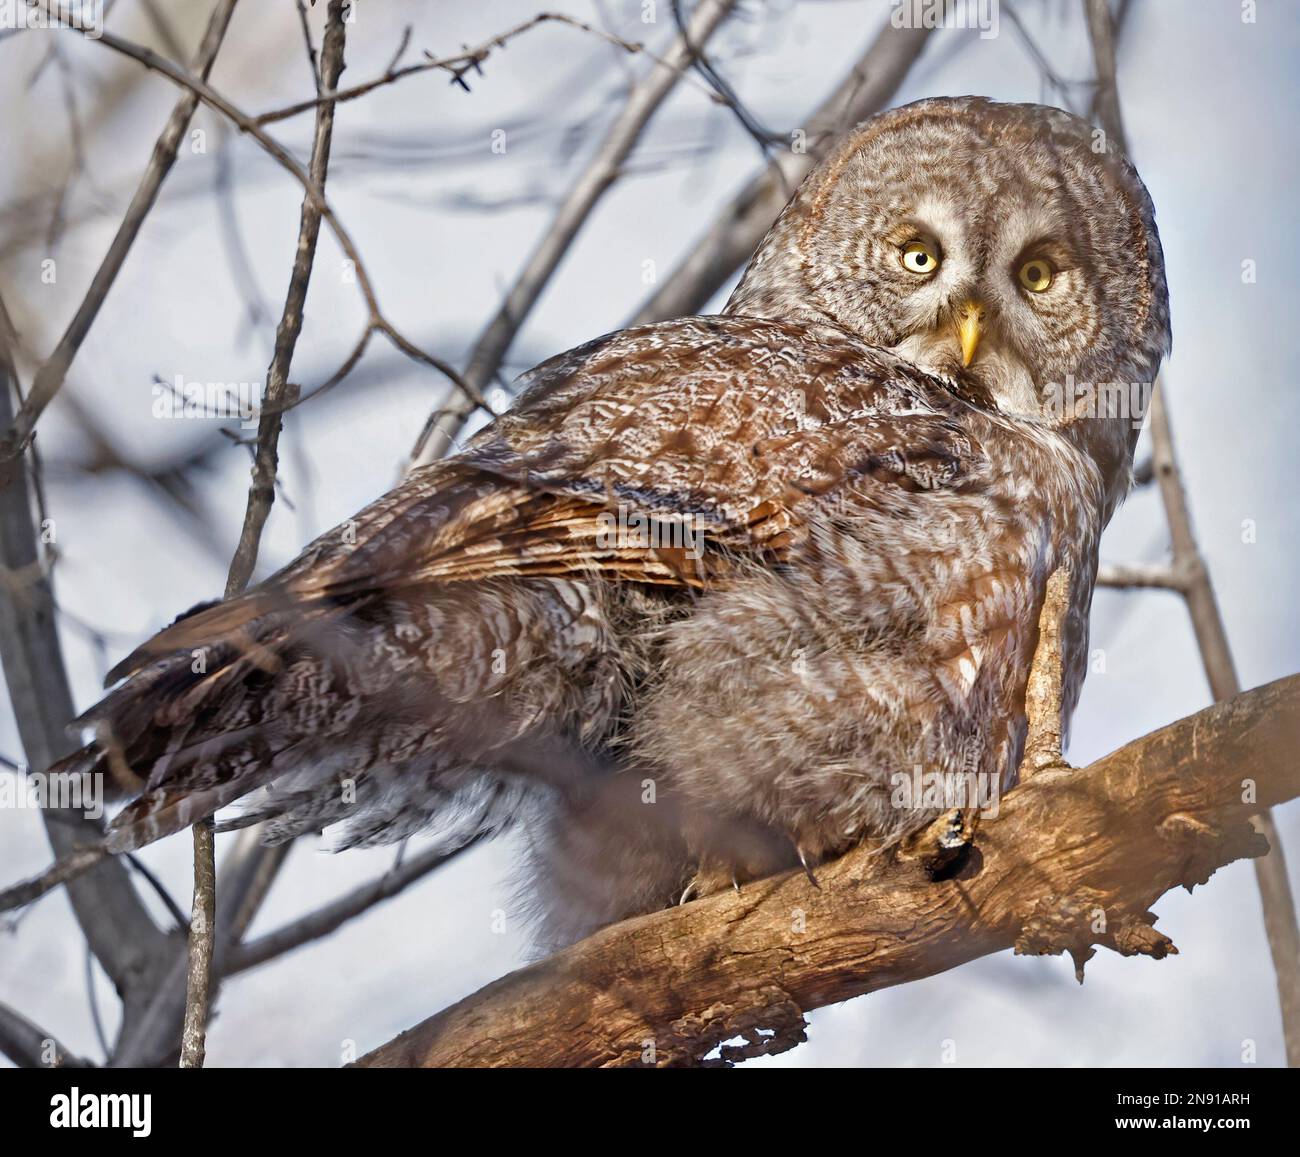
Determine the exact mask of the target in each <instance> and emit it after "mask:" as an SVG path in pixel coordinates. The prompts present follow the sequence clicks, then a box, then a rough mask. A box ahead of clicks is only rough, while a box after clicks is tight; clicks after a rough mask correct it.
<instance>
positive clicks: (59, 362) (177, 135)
mask: <svg viewBox="0 0 1300 1157" xmlns="http://www.w3.org/2000/svg"><path fill="white" fill-rule="evenodd" d="M235 3H236V0H218V3H217V5H216V7H215V8H213V10H212V16H211V18H210V19H209V21H208V27H207V30H206V31H205V32H204V34H203V42H202V43H201V44H200V45H199V51H198V54H197V56H196V57H195V60H194V67H195V71H196V72H197V74H198V75H199V76H200V77H202V78H203V79H204V80H207V78H208V75H209V73H210V72H211V71H212V65H213V62H214V61H215V60H216V58H217V51H218V50H219V49H220V48H221V42H222V40H223V39H224V38H225V35H226V29H227V27H228V26H229V24H230V17H231V15H232V13H233V12H234V9H235ZM198 104H199V98H198V95H197V94H196V93H194V92H191V91H186V92H182V93H181V96H180V99H179V100H178V101H177V102H176V107H175V108H173V109H172V113H171V116H170V117H168V118H167V126H166V127H165V128H164V129H163V131H162V135H161V136H160V137H159V138H158V140H157V142H156V143H155V145H154V147H153V156H151V157H150V158H149V164H148V166H147V167H146V168H145V171H144V174H143V175H142V176H141V178H140V183H139V185H138V186H136V190H135V195H134V196H133V197H132V198H131V203H130V205H128V206H127V210H126V215H125V216H124V217H123V218H122V223H121V224H120V225H119V226H118V227H117V233H116V234H115V235H114V237H113V242H112V244H111V245H110V246H109V247H108V252H107V253H106V254H104V259H103V261H101V262H100V264H99V268H98V269H97V270H96V271H95V276H94V277H93V278H92V279H91V282H90V288H89V289H88V290H87V291H86V296H85V297H84V298H83V299H82V301H81V304H80V305H79V306H78V307H77V312H76V313H75V314H73V317H72V321H71V322H69V323H68V328H67V329H66V330H65V331H64V333H63V336H62V337H61V338H60V339H59V344H58V345H57V346H55V348H54V352H53V353H51V354H50V356H49V357H48V358H47V359H46V360H45V361H44V363H42V365H41V367H40V368H39V369H38V370H37V371H36V376H35V377H34V378H33V379H32V388H31V390H30V391H29V393H28V396H27V400H26V402H25V403H24V404H23V406H22V409H20V410H19V412H18V416H17V418H16V420H14V422H13V425H12V428H11V429H10V430H9V432H8V433H7V434H6V436H5V438H6V444H7V448H8V449H9V452H10V453H11V454H12V453H17V452H18V451H21V449H22V448H23V447H24V446H25V445H26V443H27V440H28V439H29V438H30V437H31V435H32V431H33V429H34V428H35V425H36V419H37V418H38V417H39V416H40V414H41V412H42V411H43V410H44V409H45V407H46V406H47V405H49V403H50V401H51V399H52V398H53V397H54V395H55V394H56V393H58V391H59V387H60V386H62V385H63V382H64V379H65V378H66V377H67V376H68V370H69V368H70V367H71V366H72V361H73V359H74V358H75V357H76V356H77V351H78V350H79V349H81V343H82V342H83V341H85V340H86V334H88V333H89V332H90V327H91V326H92V325H93V324H94V323H95V318H97V317H98V316H99V310H100V307H101V306H102V305H103V304H104V299H105V298H106V297H107V296H108V293H109V290H111V289H112V288H113V282H114V281H116V280H117V275H118V273H120V272H121V269H122V266H123V264H124V263H125V262H126V257H127V254H128V253H130V251H131V246H132V245H134V244H135V239H136V237H137V236H139V234H140V228H141V226H142V225H143V224H144V220H145V218H146V217H147V216H148V215H149V210H151V209H152V208H153V206H154V202H155V201H157V199H158V192H159V190H160V189H161V188H162V184H163V181H165V180H166V179H167V174H168V173H170V172H171V168H172V165H174V164H175V163H176V151H177V150H178V149H179V148H180V143H181V138H182V137H183V136H184V135H185V130H186V128H187V127H188V126H189V123H190V118H191V117H192V116H193V115H194V110H195V109H196V108H197V107H198ZM8 425H9V423H8V422H6V426H8Z"/></svg>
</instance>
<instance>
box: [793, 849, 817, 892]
mask: <svg viewBox="0 0 1300 1157" xmlns="http://www.w3.org/2000/svg"><path fill="white" fill-rule="evenodd" d="M794 850H795V851H796V852H798V853H799V863H801V864H802V865H803V870H804V873H805V874H806V875H807V876H808V882H809V883H810V884H812V886H813V887H814V888H820V887H821V884H819V883H818V882H817V877H816V876H815V875H813V870H812V867H811V866H810V865H809V863H808V856H807V855H806V854H805V853H804V850H803V848H801V847H799V846H798V845H795V849H794Z"/></svg>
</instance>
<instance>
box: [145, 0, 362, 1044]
mask: <svg viewBox="0 0 1300 1157" xmlns="http://www.w3.org/2000/svg"><path fill="white" fill-rule="evenodd" d="M345 7H346V0H330V5H329V11H328V14H327V17H326V27H325V40H324V43H323V45H322V47H321V56H320V81H321V84H323V85H324V86H325V87H326V88H327V89H329V90H330V91H333V89H334V88H335V87H336V86H337V85H338V81H339V77H340V76H342V74H343V69H344V47H345V43H346V29H345V24H344V15H345V13H344V9H345ZM333 133H334V105H333V103H332V102H330V101H325V102H323V103H321V104H318V105H317V106H316V126H315V133H314V136H313V140H312V151H311V161H310V164H309V176H310V179H311V181H312V183H313V184H314V185H315V187H316V188H317V189H318V190H321V191H322V192H323V191H324V188H325V180H326V177H327V176H328V174H329V161H330V144H331V142H332V139H333ZM320 223H321V210H320V207H319V206H318V205H317V204H316V203H315V201H314V200H313V198H312V197H311V196H310V195H307V196H305V197H304V198H303V203H302V209H301V211H300V216H299V223H298V245H297V249H296V251H295V255H294V262H293V269H292V272H291V273H290V276H289V288H288V290H287V292H286V294H285V302H284V309H283V311H282V313H281V316H280V324H279V326H278V327H277V328H276V334H275V349H274V352H273V353H272V355H271V364H270V365H269V366H268V368H267V372H266V393H265V396H264V401H265V403H266V404H265V405H264V407H263V410H262V414H261V417H260V419H259V421H258V430H257V450H256V453H255V454H254V458H253V471H252V473H253V478H252V483H251V484H250V486H249V490H248V503H247V508H246V510H245V513H244V523H243V528H242V530H241V532H240V536H239V545H238V546H237V547H236V550H235V555H234V558H233V559H232V560H231V563H230V573H229V575H228V577H227V580H226V597H227V598H229V597H230V596H232V595H236V594H238V593H240V592H241V591H242V590H243V589H244V588H245V587H246V586H247V585H248V581H249V579H250V578H251V577H252V575H253V570H254V567H255V566H256V564H257V554H258V548H259V545H260V543H261V539H262V531H263V529H264V528H265V526H266V520H267V518H268V517H269V516H270V513H271V505H272V503H273V502H274V501H275V480H276V473H277V471H278V469H279V455H278V448H279V441H280V430H281V428H282V425H283V417H282V415H283V411H284V410H285V409H286V408H288V406H290V405H292V403H293V402H294V401H295V400H296V397H297V392H298V391H297V387H296V386H294V385H292V384H291V383H290V381H289V370H290V367H291V365H292V363H293V355H294V351H295V349H296V348H297V345H298V337H299V334H300V333H301V332H302V320H303V312H304V309H305V306H306V301H307V288H308V286H309V284H310V283H311V273H312V267H313V264H314V262H315V258H316V242H317V240H318V238H319V236H320ZM193 831H194V869H195V870H194V892H195V910H196V912H197V913H199V914H200V915H201V919H199V920H197V921H196V920H191V923H190V952H189V967H188V970H187V973H186V987H185V1005H184V1008H185V1012H184V1028H183V1030H182V1034H181V1066H182V1067H183V1068H188V1067H202V1064H203V1055H204V1038H205V1034H206V1027H207V1019H208V1015H209V1012H210V1010H211V1008H212V1005H213V1004H214V1003H215V1000H216V985H215V984H214V982H213V956H214V944H215V943H216V941H217V939H218V938H220V942H221V944H222V955H223V956H224V953H225V951H226V950H227V949H228V948H229V947H231V946H233V945H234V944H236V943H237V942H238V934H237V933H236V934H233V935H232V933H233V932H234V929H233V928H232V920H235V919H236V918H237V920H238V922H239V923H241V924H242V927H241V928H240V930H239V931H240V932H242V928H243V927H247V925H248V923H250V922H251V920H252V916H253V912H251V911H249V910H248V908H249V906H250V901H252V897H251V896H250V895H248V894H247V888H248V886H251V883H252V880H253V879H254V878H256V879H258V880H260V884H261V886H260V889H259V891H258V900H260V898H261V897H264V896H265V894H266V890H267V888H269V886H270V880H269V879H268V878H266V877H265V874H264V873H265V872H270V873H272V874H273V873H274V870H275V869H276V868H278V866H279V865H280V864H281V863H282V862H283V854H282V853H281V852H278V851H276V850H273V849H266V848H262V847H261V846H260V841H259V840H258V838H257V833H255V832H254V833H249V834H248V835H247V836H245V837H242V842H243V844H245V845H251V846H246V847H244V848H243V849H242V855H241V857H240V862H241V863H242V864H243V867H242V868H241V872H242V874H243V875H244V876H245V877H246V879H245V881H244V885H241V887H240V889H239V893H237V895H236V896H235V897H234V904H233V906H232V907H231V909H230V910H229V911H228V912H227V913H226V914H225V915H226V918H225V919H223V920H222V921H221V924H220V926H218V924H217V917H216V889H217V876H216V868H215V864H214V860H213V857H214V851H215V849H214V844H213V833H212V823H211V821H210V820H208V821H204V822H203V823H200V824H196V825H195V826H194V829H193ZM225 884H226V880H225V878H224V874H223V878H222V881H221V888H222V892H223V893H224V891H225ZM254 903H255V901H254ZM222 963H223V967H224V961H223V962H222ZM217 975H218V976H219V975H220V973H219V972H218V973H217ZM171 1000H172V997H171V996H170V994H169V993H168V992H166V991H165V990H164V991H162V992H160V994H159V998H158V1003H159V1004H160V1007H165V1006H167V1005H168V1004H170V1002H171ZM157 1023H158V1025H159V1026H160V1030H161V1029H165V1027H166V1025H167V1023H168V1021H167V1018H160V1019H159V1020H158V1021H157ZM133 1047H134V1048H136V1049H140V1050H143V1051H144V1052H145V1053H146V1054H147V1053H148V1051H149V1049H150V1048H151V1047H154V1048H159V1049H161V1048H163V1047H164V1041H163V1040H162V1039H156V1040H153V1041H150V1042H135V1043H133Z"/></svg>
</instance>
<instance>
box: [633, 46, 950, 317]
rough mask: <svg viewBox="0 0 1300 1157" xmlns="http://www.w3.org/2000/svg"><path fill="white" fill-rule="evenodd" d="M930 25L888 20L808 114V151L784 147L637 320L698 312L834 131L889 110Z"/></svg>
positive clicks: (772, 218) (755, 241)
mask: <svg viewBox="0 0 1300 1157" xmlns="http://www.w3.org/2000/svg"><path fill="white" fill-rule="evenodd" d="M930 32H931V30H930V29H928V28H894V27H893V26H892V25H891V24H890V23H889V22H888V21H886V22H885V26H884V27H883V28H882V29H881V30H880V32H879V33H878V34H877V36H876V37H875V39H874V40H872V42H871V44H870V45H869V46H868V48H867V50H866V51H865V52H864V53H863V54H862V57H861V58H860V59H859V60H858V61H857V63H856V64H855V65H854V66H853V68H852V69H851V70H850V72H849V75H848V76H847V77H845V78H844V80H843V81H842V82H841V83H840V85H839V87H838V88H837V89H836V90H835V91H834V92H833V93H832V94H831V95H830V96H829V97H828V98H827V99H826V100H825V101H823V102H822V104H821V106H820V107H819V108H818V109H817V110H816V112H814V113H813V114H812V116H811V117H810V118H809V121H808V125H807V131H806V133H805V134H804V137H803V138H802V142H803V146H804V150H805V151H803V152H794V151H789V152H783V153H781V154H780V155H778V156H777V158H776V159H775V160H774V161H773V162H772V164H770V165H768V167H767V168H766V169H764V170H763V171H762V172H761V173H760V174H759V175H758V176H757V177H755V178H754V179H753V180H751V181H750V182H749V184H747V185H746V186H745V188H744V189H742V190H741V191H740V192H739V193H738V194H737V195H736V196H735V197H733V198H732V199H731V201H729V202H728V203H727V205H726V206H725V207H724V208H723V210H722V212H720V213H719V214H718V216H717V217H716V219H715V222H714V224H713V226H712V227H711V228H710V229H709V231H708V232H707V233H706V234H705V235H704V236H703V237H701V238H700V239H699V241H697V242H696V243H695V244H694V245H692V246H691V248H690V250H689V252H688V254H687V256H686V257H685V258H684V259H683V261H682V262H681V264H679V265H678V266H677V268H676V269H674V270H673V271H672V273H671V274H669V276H668V277H667V278H665V279H664V281H663V284H662V285H661V286H660V288H659V289H657V290H656V291H655V293H654V294H653V295H652V296H651V297H650V298H649V300H647V301H646V303H645V304H644V305H643V306H642V307H641V308H640V309H639V310H638V311H637V314H636V316H635V317H634V318H633V319H632V321H631V323H630V324H632V325H644V324H646V323H648V322H652V321H663V320H664V319H665V318H670V317H684V316H686V315H688V314H692V313H698V312H699V311H700V310H702V309H703V308H704V307H705V305H706V304H707V303H708V301H709V298H711V297H712V296H713V295H714V294H715V293H716V292H717V291H718V290H719V289H721V288H722V286H723V285H724V284H725V283H726V281H727V278H729V277H730V276H731V275H732V274H733V273H734V272H735V271H736V270H737V269H739V268H740V266H741V265H743V264H744V263H745V262H746V261H748V260H749V258H750V257H751V256H752V255H753V252H754V250H755V249H757V248H758V244H759V242H760V241H762V240H763V235H764V234H765V233H766V232H767V231H768V229H769V228H770V227H771V225H772V222H773V221H775V220H776V217H777V214H778V213H780V212H781V209H782V207H783V206H784V205H785V203H786V201H787V200H789V198H790V194H791V192H792V191H793V190H794V188H795V187H796V186H797V185H798V184H799V182H800V181H802V180H803V178H804V177H806V176H807V175H808V173H809V172H811V171H812V168H813V166H814V165H815V164H816V163H817V162H818V161H819V160H820V159H821V158H822V157H823V156H824V155H825V153H826V150H827V148H828V147H829V146H830V143H831V141H832V140H833V139H834V138H835V136H836V135H837V134H839V133H841V132H843V131H844V130H845V129H847V128H849V127H851V126H852V125H854V124H856V123H857V122H858V121H860V120H864V119H866V118H867V117H869V116H871V115H872V114H873V113H876V112H879V111H880V110H881V109H882V108H884V107H885V106H886V105H887V104H888V103H889V101H890V100H891V99H893V96H894V94H895V93H896V92H897V91H898V88H899V86H900V85H901V84H902V83H903V80H904V78H905V77H906V76H907V74H908V71H909V70H910V69H911V67H912V65H913V64H914V63H915V62H916V60H917V58H918V57H919V56H920V55H921V50H922V49H923V48H924V47H925V45H926V44H927V43H928V41H929V37H930Z"/></svg>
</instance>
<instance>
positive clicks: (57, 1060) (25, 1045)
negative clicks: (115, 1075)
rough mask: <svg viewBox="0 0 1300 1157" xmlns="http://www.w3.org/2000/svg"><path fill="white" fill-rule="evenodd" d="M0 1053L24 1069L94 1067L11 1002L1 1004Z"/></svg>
mask: <svg viewBox="0 0 1300 1157" xmlns="http://www.w3.org/2000/svg"><path fill="white" fill-rule="evenodd" d="M0 1052H2V1053H4V1054H5V1056H7V1057H8V1058H9V1059H10V1060H11V1061H13V1063H14V1064H16V1065H17V1066H18V1067H19V1068H20V1069H50V1068H63V1069H88V1068H92V1067H93V1066H92V1065H91V1063H90V1062H89V1061H88V1060H84V1059H83V1058H82V1057H79V1056H77V1055H76V1053H73V1052H69V1051H68V1049H66V1048H64V1047H63V1045H61V1044H60V1043H59V1042H58V1041H57V1040H56V1039H55V1038H54V1037H52V1036H50V1034H49V1033H47V1032H46V1031H45V1030H44V1029H43V1028H39V1027H37V1026H36V1025H34V1024H33V1023H32V1022H31V1021H30V1020H28V1019H27V1018H26V1017H25V1016H23V1014H22V1013H20V1012H18V1011H17V1010H16V1009H12V1008H10V1007H9V1006H8V1005H7V1004H0Z"/></svg>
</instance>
